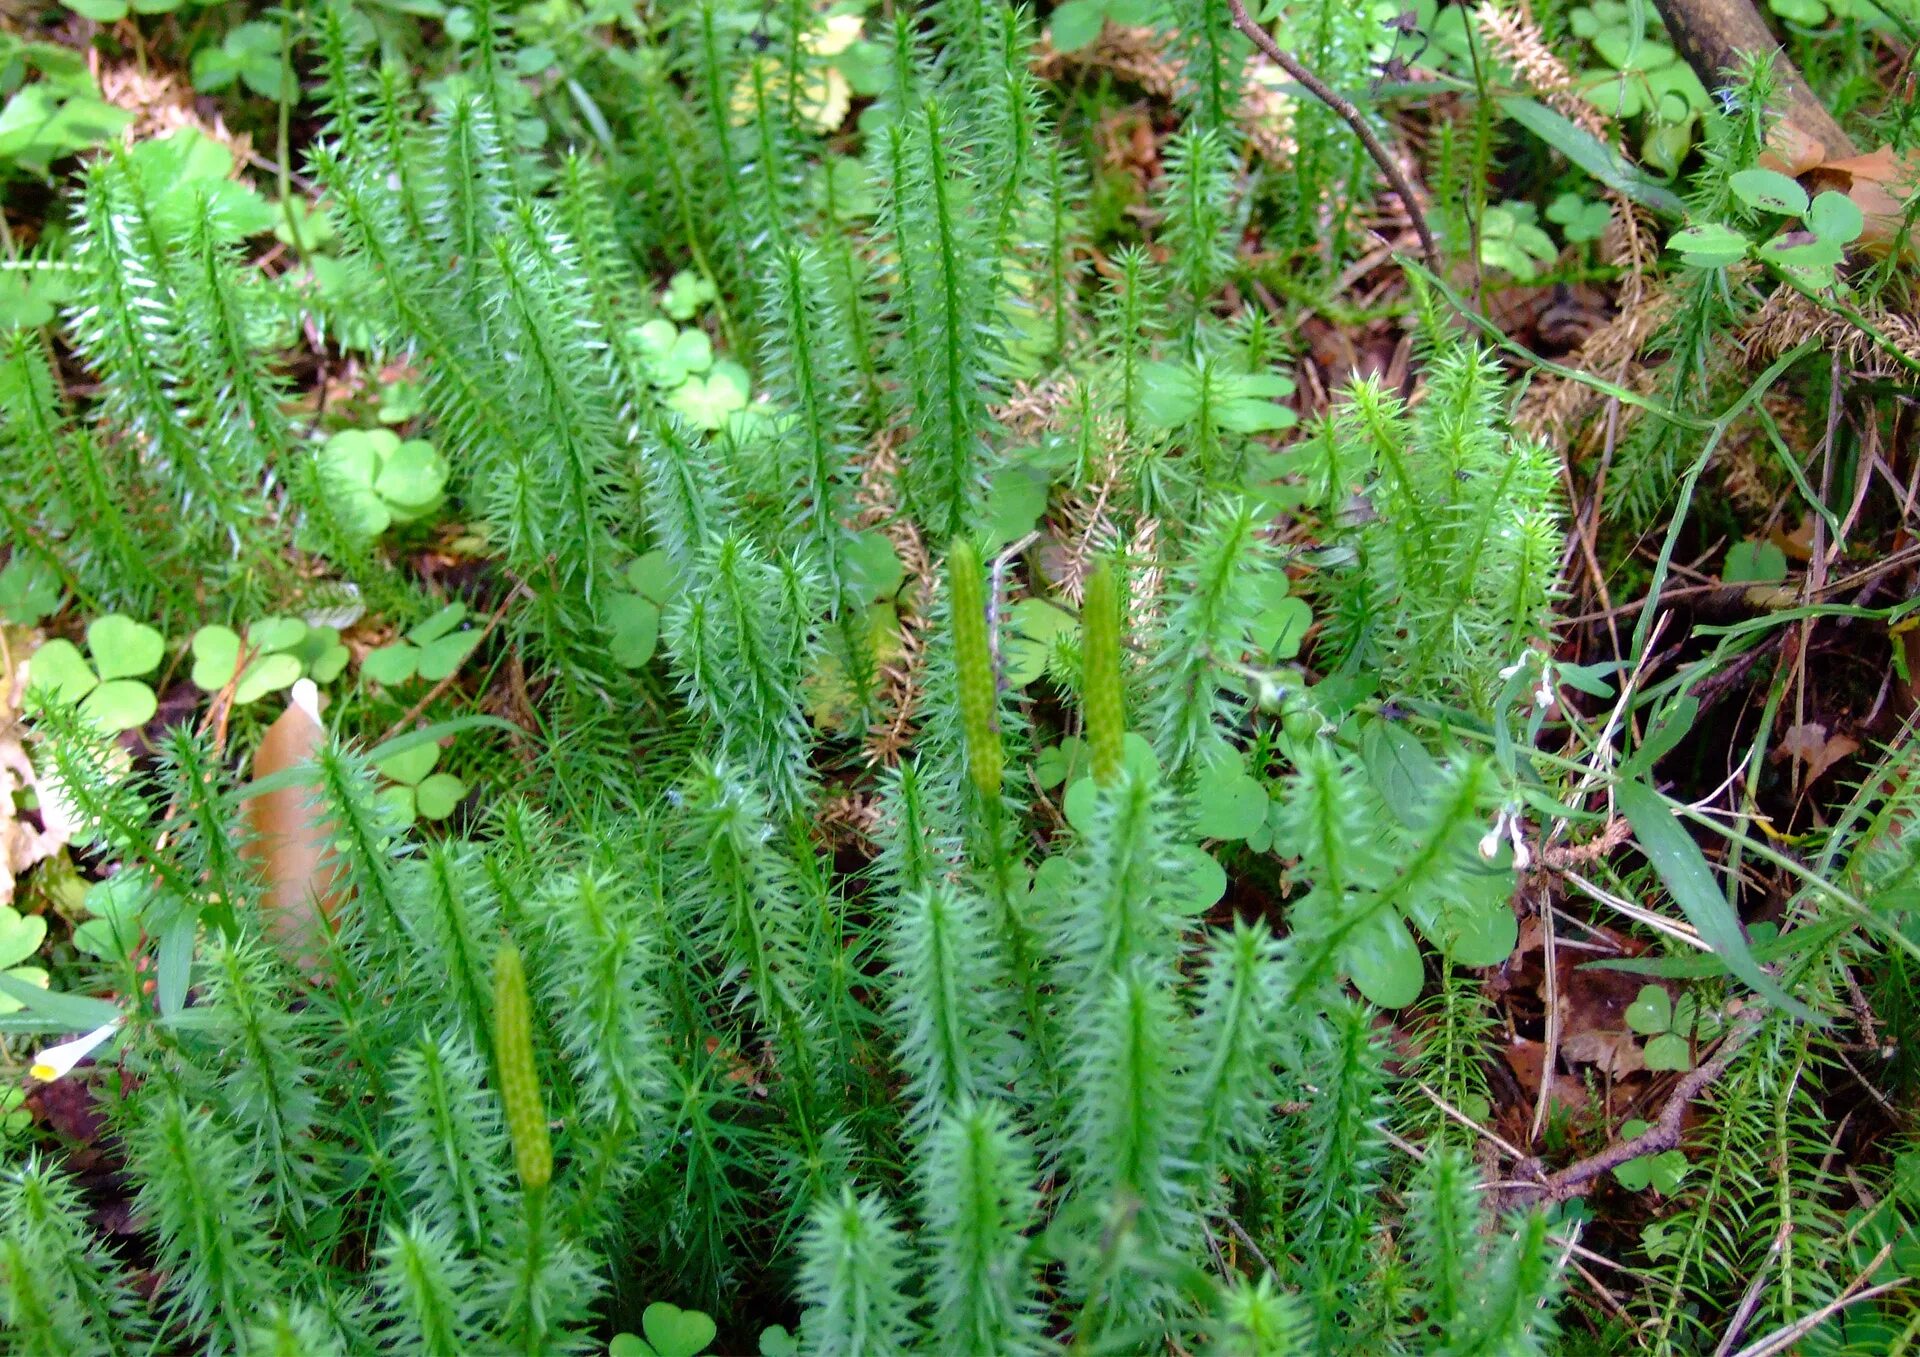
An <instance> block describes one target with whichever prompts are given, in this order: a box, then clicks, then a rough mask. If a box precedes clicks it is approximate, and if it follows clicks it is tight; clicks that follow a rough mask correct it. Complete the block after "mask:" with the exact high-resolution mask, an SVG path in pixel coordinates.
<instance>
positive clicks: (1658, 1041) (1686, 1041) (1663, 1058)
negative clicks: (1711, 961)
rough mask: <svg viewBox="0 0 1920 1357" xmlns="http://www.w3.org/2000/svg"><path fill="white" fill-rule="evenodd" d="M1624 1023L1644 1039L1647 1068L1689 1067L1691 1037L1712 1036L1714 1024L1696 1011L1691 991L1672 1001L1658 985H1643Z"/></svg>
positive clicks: (1707, 1017) (1675, 1068) (1691, 1061)
mask: <svg viewBox="0 0 1920 1357" xmlns="http://www.w3.org/2000/svg"><path fill="white" fill-rule="evenodd" d="M1627 1026H1628V1027H1630V1028H1632V1029H1633V1030H1634V1031H1635V1032H1638V1033H1639V1034H1640V1035H1641V1036H1643V1037H1645V1038H1647V1048H1646V1051H1645V1053H1644V1058H1645V1060H1646V1064H1647V1068H1648V1069H1650V1070H1690V1069H1692V1068H1693V1046H1692V1040H1693V1038H1694V1037H1695V1036H1710V1035H1712V1032H1713V1030H1715V1029H1716V1028H1717V1026H1718V1024H1717V1023H1715V1022H1714V1021H1713V1019H1712V1018H1711V1017H1710V1016H1708V1015H1704V1014H1702V1013H1701V1012H1700V1005H1699V1001H1698V1000H1696V999H1695V998H1694V997H1693V996H1692V995H1691V994H1683V995H1681V996H1680V1002H1679V1003H1678V1004H1675V1003H1674V1002H1673V1001H1672V999H1671V998H1669V997H1668V995H1667V992H1666V990H1665V989H1663V988H1661V987H1660V986H1659V985H1643V986H1641V987H1640V993H1639V995H1638V996H1637V997H1636V998H1635V999H1634V1001H1633V1002H1632V1003H1631V1004H1629V1005H1628V1006H1627Z"/></svg>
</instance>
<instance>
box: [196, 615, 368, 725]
mask: <svg viewBox="0 0 1920 1357" xmlns="http://www.w3.org/2000/svg"><path fill="white" fill-rule="evenodd" d="M190 649H191V651H192V654H193V672H192V678H193V684H194V686H195V687H196V688H198V689H200V691H202V692H205V693H217V692H220V691H222V690H223V689H225V688H226V686H227V684H228V683H232V684H233V685H234V687H233V703H234V705H235V706H239V707H244V706H246V705H247V704H248V703H250V702H257V701H259V700H260V699H261V698H263V697H265V696H266V695H267V694H268V693H277V692H279V691H280V690H281V689H283V688H287V687H290V686H291V685H292V684H293V682H294V681H295V680H296V679H298V678H300V677H301V676H302V675H305V676H306V677H308V678H311V679H312V680H313V681H314V682H315V683H331V682H332V681H333V680H334V679H336V678H338V677H339V676H340V671H341V670H343V669H345V668H346V667H347V659H348V652H347V648H346V646H345V645H343V644H341V641H340V633H339V632H337V631H335V630H334V629H333V628H332V627H310V626H308V625H307V624H306V623H305V622H302V621H301V620H300V619H299V618H297V617H263V618H261V619H260V620H259V621H258V622H254V623H252V624H251V625H249V626H248V627H247V632H246V636H245V638H244V639H243V638H242V637H241V635H240V633H238V632H236V631H234V630H233V629H232V628H231V627H223V626H219V625H214V626H208V627H202V628H200V630H199V631H196V632H195V633H194V634H193V641H192V643H191V646H190ZM242 654H245V655H246V656H247V666H246V668H245V670H244V671H242V672H241V673H240V676H239V678H238V679H237V680H236V679H235V678H234V671H235V670H236V669H238V668H239V665H240V657H241V655H242Z"/></svg>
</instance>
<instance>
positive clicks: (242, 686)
mask: <svg viewBox="0 0 1920 1357" xmlns="http://www.w3.org/2000/svg"><path fill="white" fill-rule="evenodd" d="M299 677H300V657H299V656H297V655H290V654H288V653H286V652H285V651H273V652H271V653H269V654H264V655H259V656H256V657H255V658H254V659H252V660H250V661H249V662H248V663H247V667H246V669H245V670H244V671H243V672H242V673H241V675H240V680H239V682H237V683H235V684H234V685H233V700H234V702H235V703H236V704H237V705H239V706H245V705H246V704H247V703H249V702H258V701H259V700H260V699H261V698H263V697H265V696H266V695H267V694H268V693H277V692H279V691H281V690H282V689H283V688H291V687H292V686H293V684H294V682H295V681H296V680H297V679H299Z"/></svg>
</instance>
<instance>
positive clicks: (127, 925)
mask: <svg viewBox="0 0 1920 1357" xmlns="http://www.w3.org/2000/svg"><path fill="white" fill-rule="evenodd" d="M146 903H147V896H146V888H145V887H144V886H143V885H142V884H141V882H140V879H139V877H138V876H137V875H136V874H135V873H133V872H125V871H122V872H116V873H115V874H114V875H112V876H110V877H108V878H107V879H106V880H104V881H96V882H94V883H93V885H91V886H89V887H88V888H87V895H86V907H87V914H88V916H89V917H88V918H87V920H86V922H84V923H82V924H80V925H79V926H78V927H76V928H75V929H74V930H73V945H74V946H75V947H77V948H79V949H80V950H81V951H83V952H85V953H87V954H88V955H90V956H96V957H99V958H100V959H101V960H102V961H114V960H118V959H120V958H122V957H126V956H130V955H132V953H133V950H134V948H136V947H137V946H139V944H140V915H141V912H142V910H144V909H145V907H146Z"/></svg>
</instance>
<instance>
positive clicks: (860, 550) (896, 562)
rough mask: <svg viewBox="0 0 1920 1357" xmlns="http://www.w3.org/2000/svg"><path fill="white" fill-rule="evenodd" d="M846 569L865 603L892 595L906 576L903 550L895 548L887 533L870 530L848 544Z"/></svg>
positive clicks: (858, 535) (855, 535)
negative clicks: (901, 559) (901, 556)
mask: <svg viewBox="0 0 1920 1357" xmlns="http://www.w3.org/2000/svg"><path fill="white" fill-rule="evenodd" d="M846 569H847V579H848V583H849V585H850V586H851V587H852V588H853V589H854V590H856V591H857V592H858V593H859V595H860V597H861V600H862V601H863V602H867V603H871V602H873V601H874V600H876V599H882V598H891V597H893V595H894V594H896V593H898V592H899V591H900V586H901V584H902V583H904V582H905V580H906V578H907V571H906V567H905V566H904V565H902V564H901V563H900V553H899V552H897V551H895V550H894V549H893V543H892V542H890V541H888V540H887V536H886V534H885V533H882V532H876V531H874V530H873V529H871V528H870V529H868V530H867V531H865V532H861V533H856V534H854V537H853V540H852V541H851V542H849V543H848V544H847V551H846Z"/></svg>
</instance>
